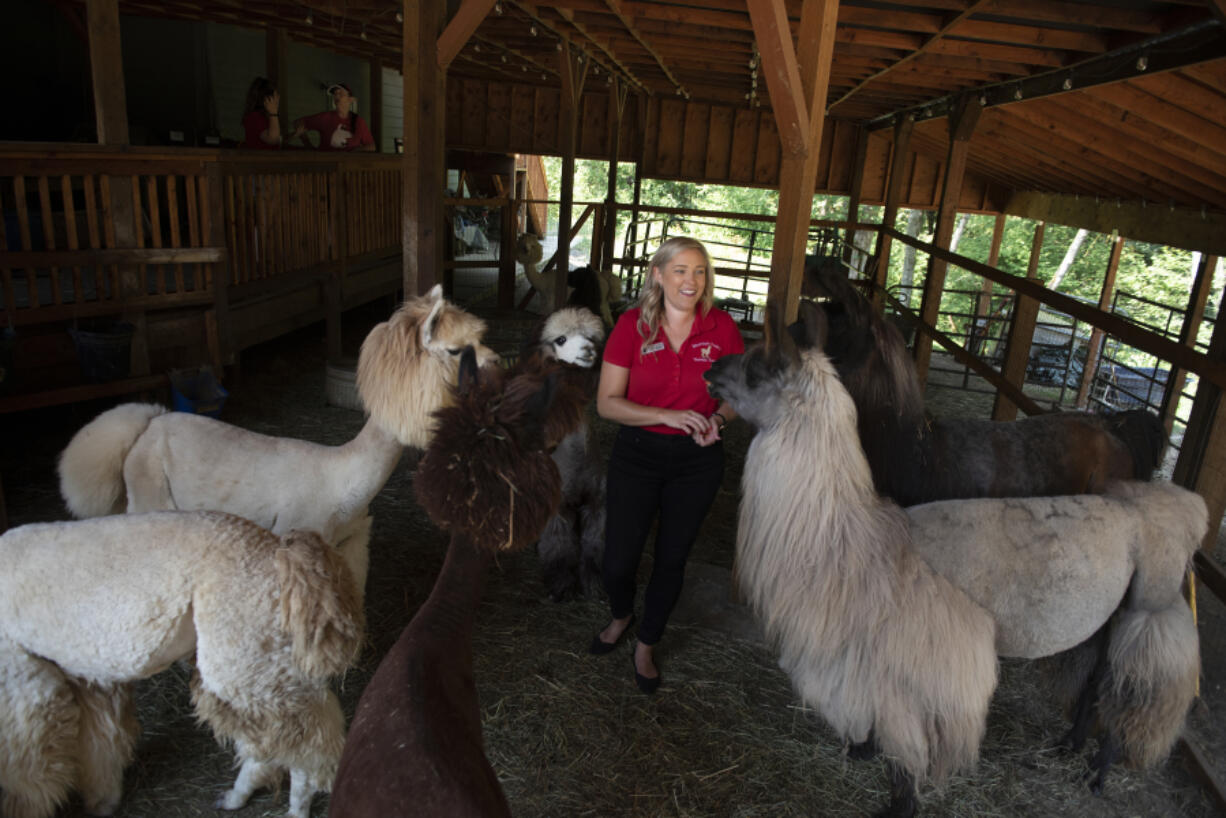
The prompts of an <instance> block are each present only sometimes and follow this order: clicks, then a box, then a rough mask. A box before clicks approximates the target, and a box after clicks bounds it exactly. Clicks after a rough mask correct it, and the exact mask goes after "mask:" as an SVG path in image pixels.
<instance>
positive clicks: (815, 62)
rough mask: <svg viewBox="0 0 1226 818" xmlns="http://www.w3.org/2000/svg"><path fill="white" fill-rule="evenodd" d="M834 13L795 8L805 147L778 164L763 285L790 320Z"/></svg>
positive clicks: (796, 299) (822, 2) (820, 0)
mask: <svg viewBox="0 0 1226 818" xmlns="http://www.w3.org/2000/svg"><path fill="white" fill-rule="evenodd" d="M838 14H839V3H838V0H804V3H803V5H802V7H801V12H800V28H799V30H798V32H797V42H798V43H799V45H800V49H799V53H798V54H797V64H798V70H799V78H800V79H799V81H800V83H801V85H798V86H797V87H799V88H803V90H804V99H803V100H801V102H802V104H803V107H802V108H801V109H800V110H802V111H805V112H807V116H808V121H807V123H806V124H807V127H808V133H807V135H806V139H805V144H806V145H807V146H808V148H807V150H806V151H805V153H804V154H802V155H799V156H785V157H784V159H783V163H782V166H781V167H780V171H779V180H780V182H779V216H778V218H777V219H776V221H775V242H774V250H773V252H772V254H771V272H770V283H769V285H768V288H767V298H768V299H769V300H771V301H774V302H775V303H776V304H778V305H779V306H781V307H782V308H783V312H784V317H785V319H786V320H787V321H789V322H790V321H793V320H795V318H796V313H797V307H798V305H799V303H800V289H801V281H802V279H803V276H804V258H805V247H806V245H807V243H808V238H809V224H810V221H811V219H812V213H813V194H814V191H815V189H816V187H817V166H818V164H819V163H820V161H821V145H822V127H823V126H824V124H825V121H826V92H827V90H828V86H829V81H830V63H831V60H832V59H833V56H834V32H835V28H836V27H837V22H838Z"/></svg>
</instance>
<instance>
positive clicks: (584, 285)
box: [566, 264, 622, 329]
mask: <svg viewBox="0 0 1226 818" xmlns="http://www.w3.org/2000/svg"><path fill="white" fill-rule="evenodd" d="M566 284H567V286H569V287H570V288H571V293H570V295H569V296H568V297H567V299H566V306H568V307H586V308H587V309H589V310H591V311H592V312H593V313H595V314H597V315H599V316H600V318H601V320H602V321H604V324H605V326H606V327H608V328H609V329H613V324H614V323H615V321H614V316H613V309H612V307H613V305H615V304H617V305H620V304H621V299H622V282H621V279H620V278H618V277H617V276H616V275H614V274H613V272H612V271H605V270H602V271H599V272H598V271H596V270H595V269H593V267H592V265H590V264H587V265H584V266H583V267H576V268H575V269H573V270H571V271H570V272H569V273H567V274H566Z"/></svg>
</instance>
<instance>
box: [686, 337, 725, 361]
mask: <svg viewBox="0 0 1226 818" xmlns="http://www.w3.org/2000/svg"><path fill="white" fill-rule="evenodd" d="M693 349H694V352H695V353H697V357H695V358H694V361H695V363H700V364H709V363H711V362H712V361H714V360H715V359H716V357H718V353H719V351H720V350H721V349H722V347H721V346H720V345H719V344H717V343H715V342H714V341H704V342H702V343H701V344H696V345H695V346H694V347H693Z"/></svg>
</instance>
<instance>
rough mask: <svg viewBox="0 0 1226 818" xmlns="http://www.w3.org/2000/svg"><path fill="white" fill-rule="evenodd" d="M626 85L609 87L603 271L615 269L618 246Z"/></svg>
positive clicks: (617, 83) (616, 83)
mask: <svg viewBox="0 0 1226 818" xmlns="http://www.w3.org/2000/svg"><path fill="white" fill-rule="evenodd" d="M626 90H627V89H626V84H625V83H623V82H620V81H618V80H617V79H614V80H613V83H612V84H611V85H610V86H609V179H608V187H607V189H606V192H605V205H604V219H605V220H604V236H602V245H603V247H604V249H603V252H602V257H603V263H602V264H601V267H600V269H601V270H609V271H612V269H613V258H614V256H615V254H616V245H617V157H618V154H619V153H621V133H622V115H623V114H624V113H625V111H626ZM593 243H594V242H593Z"/></svg>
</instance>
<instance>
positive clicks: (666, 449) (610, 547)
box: [603, 426, 724, 645]
mask: <svg viewBox="0 0 1226 818" xmlns="http://www.w3.org/2000/svg"><path fill="white" fill-rule="evenodd" d="M723 476H724V447H723V443H721V442H719V441H717V442H715V443H714V444H712V445H710V446H699V445H698V444H697V443H695V442H694V441H693V440H692V439H691V438H690V436H689V435H665V434H657V433H655V432H646V431H643V430H642V429H637V428H633V427H630V426H623V427H621V429H620V430H619V431H618V433H617V439H616V440H615V441H614V443H613V452H612V454H611V455H610V456H609V484H608V519H607V522H606V524H605V551H604V566H603V580H604V587H605V591H606V592H607V593H608V594H609V606H610V608H612V612H613V617H614V618H615V619H622V618H624V617H627V616H629V615H630V614H631V613H632V612H633V611H634V593H635V575H636V574H637V573H638V567H639V559H640V558H641V557H642V555H643V546H644V545H645V544H646V542H647V534H648V533H649V532H650V531H651V523H652V520H653V519H655V517H656V514H657V512H658V513H659V517H660V525H659V530H658V531H657V533H656V549H655V560H654V563H653V566H652V569H651V578H650V579H649V580H648V582H647V593H646V596H645V598H644V600H643V618H642V621H641V622H640V623H639V629H638V638H639V641H641V642H643V643H644V644H647V645H654V644H656V643H657V642H659V641H660V637H661V636H663V634H664V626H665V625H666V624H667V623H668V617H669V615H670V614H671V613H672V612H673V606H675V605H676V604H677V597H679V596H680V595H681V583H682V581H683V580H684V579H685V561H686V558H687V557H688V556H689V554H690V547H691V546H692V545H693V544H694V539H695V538H696V537H697V536H698V527H699V526H700V525H701V524H702V521H703V518H704V517H706V516H707V511H708V510H710V508H711V503H712V502H714V500H715V494H716V492H717V491H719V486H720V483H721V482H722V480H723Z"/></svg>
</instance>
